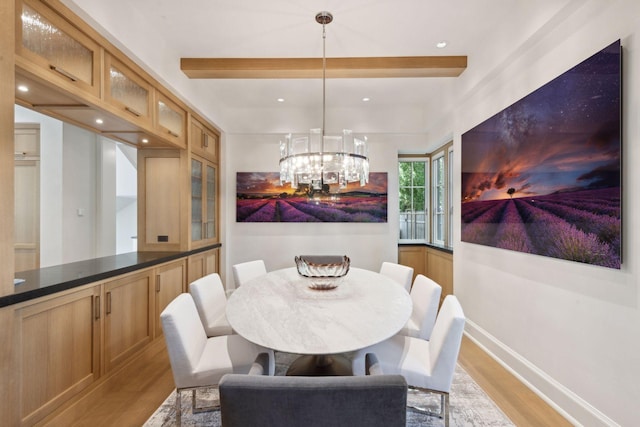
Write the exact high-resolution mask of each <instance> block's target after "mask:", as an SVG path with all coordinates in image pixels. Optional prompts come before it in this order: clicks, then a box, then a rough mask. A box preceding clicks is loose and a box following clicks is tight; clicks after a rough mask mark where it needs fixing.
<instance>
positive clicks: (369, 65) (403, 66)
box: [180, 56, 467, 79]
mask: <svg viewBox="0 0 640 427" xmlns="http://www.w3.org/2000/svg"><path fill="white" fill-rule="evenodd" d="M466 68H467V57H466V56H396V57H365V58H362V57H359V58H327V64H326V76H327V78H381V77H458V76H459V75H460V74H461V73H462V72H463V71H464V70H465V69H466ZM180 69H181V70H182V71H183V72H184V73H185V74H186V75H187V76H188V77H190V78H192V79H309V78H322V58H181V59H180Z"/></svg>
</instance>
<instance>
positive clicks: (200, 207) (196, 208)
mask: <svg viewBox="0 0 640 427" xmlns="http://www.w3.org/2000/svg"><path fill="white" fill-rule="evenodd" d="M216 197H217V175H216V167H215V165H214V164H212V163H210V162H208V161H207V160H204V159H200V158H197V157H192V158H191V241H192V242H194V243H195V242H199V243H202V244H203V245H204V244H207V243H211V242H212V241H214V240H215V239H216V237H217V232H216V230H217V227H216V220H217V202H216Z"/></svg>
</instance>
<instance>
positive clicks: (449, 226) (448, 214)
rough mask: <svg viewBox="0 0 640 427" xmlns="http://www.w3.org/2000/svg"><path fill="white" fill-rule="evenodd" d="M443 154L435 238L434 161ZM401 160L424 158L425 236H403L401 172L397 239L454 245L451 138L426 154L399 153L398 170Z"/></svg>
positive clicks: (409, 241) (450, 246) (410, 242)
mask: <svg viewBox="0 0 640 427" xmlns="http://www.w3.org/2000/svg"><path fill="white" fill-rule="evenodd" d="M440 158H442V159H443V160H442V167H443V168H444V172H443V182H442V187H443V188H442V197H443V203H442V234H443V236H442V239H440V240H436V239H435V238H434V237H435V236H436V227H437V224H436V219H437V218H436V216H435V211H436V210H435V206H436V200H435V197H436V196H437V193H436V191H435V187H434V181H435V179H434V173H435V168H434V161H436V160H438V159H440ZM402 162H424V164H425V238H424V239H402V238H400V236H401V230H402V229H403V227H402V226H401V218H402V212H400V176H398V205H397V209H398V228H399V230H398V243H399V244H427V245H433V246H439V247H444V248H453V213H454V207H453V169H454V167H453V141H450V142H448V143H446V144H444V145H442V146H440V147H438V149H436V150H435V151H433V152H431V153H426V154H425V155H403V154H400V155H399V156H398V162H397V165H398V174H399V171H400V163H402Z"/></svg>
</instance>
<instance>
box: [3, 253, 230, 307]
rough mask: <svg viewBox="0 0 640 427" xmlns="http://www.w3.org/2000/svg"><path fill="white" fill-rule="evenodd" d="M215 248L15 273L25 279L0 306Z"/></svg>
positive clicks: (135, 255)
mask: <svg viewBox="0 0 640 427" xmlns="http://www.w3.org/2000/svg"><path fill="white" fill-rule="evenodd" d="M217 247H220V244H216V245H211V246H207V247H204V248H201V249H196V250H192V251H186V252H129V253H126V254H120V255H114V256H107V257H102V258H95V259H89V260H86V261H78V262H72V263H69V264H62V265H56V266H53V267H45V268H40V269H37V270H28V271H20V272H17V273H16V274H15V277H16V279H24V282H23V283H20V284H18V285H15V286H14V293H13V294H11V295H5V296H2V297H0V307H6V306H9V305H13V304H17V303H19V302H23V301H29V300H32V299H35V298H38V297H41V296H44V295H51V294H54V293H56V292H60V291H64V290H67V289H72V288H75V287H78V286H82V285H86V284H88V283H93V282H97V281H99V280H104V279H108V278H110V277H115V276H119V275H122V274H126V273H130V272H132V271H136V270H142V269H144V268H147V267H152V266H154V265H158V264H162V263H164V262H168V261H173V260H175V259H179V258H184V257H187V256H189V255H193V254H197V253H199V252H204V251H207V250H210V249H214V248H217Z"/></svg>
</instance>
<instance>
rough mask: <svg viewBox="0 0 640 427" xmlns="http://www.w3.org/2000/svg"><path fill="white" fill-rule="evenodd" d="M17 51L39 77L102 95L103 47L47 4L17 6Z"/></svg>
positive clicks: (25, 2) (31, 2)
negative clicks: (31, 65)
mask: <svg viewBox="0 0 640 427" xmlns="http://www.w3.org/2000/svg"><path fill="white" fill-rule="evenodd" d="M16 14H17V19H18V22H17V23H16V28H17V30H18V31H17V37H16V52H17V53H18V57H19V58H24V59H26V60H28V61H29V62H30V63H31V64H33V65H34V66H35V67H36V68H34V70H37V69H39V70H38V74H39V75H40V76H43V77H45V78H47V79H49V80H52V81H55V82H57V83H58V84H60V85H61V86H63V87H67V88H71V87H76V88H78V89H80V90H82V91H85V92H87V93H89V94H91V95H93V96H95V97H99V96H100V83H101V81H100V56H101V49H102V48H101V46H100V45H99V44H98V43H97V42H96V41H94V40H93V39H91V38H90V37H88V36H87V35H86V34H85V33H83V32H81V31H80V30H78V29H77V28H76V27H74V26H73V25H71V24H70V23H69V22H68V21H66V20H65V19H63V18H62V17H61V16H60V15H59V14H57V13H56V12H55V11H53V10H52V9H50V8H49V7H47V6H46V5H45V4H44V3H42V2H39V1H35V0H23V1H18V2H17V3H16Z"/></svg>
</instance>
